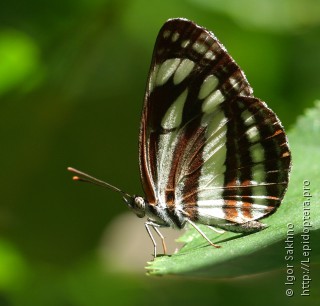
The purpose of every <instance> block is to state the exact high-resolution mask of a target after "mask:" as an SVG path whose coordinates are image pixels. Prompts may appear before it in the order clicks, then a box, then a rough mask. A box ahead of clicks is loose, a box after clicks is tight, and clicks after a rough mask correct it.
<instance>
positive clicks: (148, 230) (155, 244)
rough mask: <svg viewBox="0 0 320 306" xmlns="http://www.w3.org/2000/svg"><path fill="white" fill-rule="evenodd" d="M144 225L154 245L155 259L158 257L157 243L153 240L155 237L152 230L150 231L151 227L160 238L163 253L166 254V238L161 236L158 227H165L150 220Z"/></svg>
mask: <svg viewBox="0 0 320 306" xmlns="http://www.w3.org/2000/svg"><path fill="white" fill-rule="evenodd" d="M144 225H145V228H146V230H147V233H148V235H149V237H150V239H151V241H152V243H153V249H154V257H157V243H156V241H155V240H154V238H153V235H152V233H151V230H150V227H149V226H151V227H152V228H153V229H154V231H155V232H156V233H157V234H158V236H159V237H160V239H161V242H162V248H163V253H164V254H166V253H167V246H166V243H165V240H164V236H163V235H162V234H161V232H160V231H159V229H158V227H163V226H162V225H159V224H157V223H155V222H153V221H152V220H150V219H148V221H147V222H146V223H145V224H144Z"/></svg>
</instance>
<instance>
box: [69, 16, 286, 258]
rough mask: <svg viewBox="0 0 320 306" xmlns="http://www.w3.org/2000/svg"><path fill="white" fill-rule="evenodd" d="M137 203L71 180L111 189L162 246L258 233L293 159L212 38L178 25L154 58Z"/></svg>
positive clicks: (276, 125) (171, 25) (277, 126)
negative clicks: (169, 241) (174, 233)
mask: <svg viewBox="0 0 320 306" xmlns="http://www.w3.org/2000/svg"><path fill="white" fill-rule="evenodd" d="M139 165H140V174H141V181H142V186H143V190H144V194H145V196H144V197H141V196H131V195H129V194H127V193H125V192H123V191H122V190H120V189H118V188H117V187H114V186H112V185H110V184H109V183H105V182H103V181H100V180H98V179H96V178H94V177H91V176H89V175H87V174H85V173H83V172H81V171H78V170H76V169H74V168H68V169H69V170H70V171H71V172H73V173H75V174H76V176H74V179H75V180H79V181H87V182H91V183H94V184H98V185H102V186H105V187H108V188H111V189H113V190H115V191H117V192H119V193H121V194H122V196H123V199H124V201H125V202H126V203H127V205H128V206H129V207H130V208H131V209H132V211H133V212H134V213H135V214H136V215H137V216H138V217H140V218H142V217H147V221H146V222H145V227H146V230H147V232H148V234H149V236H150V238H151V240H152V243H153V248H154V250H153V251H154V256H155V257H156V256H157V245H156V242H155V240H154V237H153V235H152V232H151V229H153V230H154V231H155V233H156V234H157V235H158V236H159V237H160V238H161V241H162V246H163V251H164V253H166V245H165V240H164V237H163V235H162V234H161V232H160V230H159V229H160V228H162V227H171V228H177V229H182V228H184V227H185V225H186V224H190V225H191V226H192V227H194V228H195V229H196V230H197V231H198V232H199V233H200V234H201V235H202V236H203V237H204V239H206V240H207V242H208V243H209V244H210V245H212V246H214V247H219V245H216V244H214V243H212V242H211V240H210V239H209V238H208V236H207V235H206V234H205V233H204V232H203V231H202V230H201V229H200V228H199V226H198V225H199V224H203V225H207V226H208V227H214V228H219V229H222V230H227V231H233V232H240V233H251V232H256V231H260V230H262V229H264V228H266V225H265V224H263V223H261V222H260V219H262V218H264V217H266V216H269V215H270V214H272V213H274V212H275V211H276V210H277V208H278V207H279V205H280V203H281V201H282V199H283V196H284V194H285V191H286V189H287V186H288V180H289V172H290V167H291V154H290V150H289V146H288V141H287V137H286V134H285V131H284V129H283V126H282V124H281V122H280V120H279V119H278V118H277V116H276V115H275V113H274V112H273V111H272V110H271V109H270V108H268V106H267V105H266V104H265V102H263V101H261V100H260V99H258V98H256V97H254V96H253V90H252V88H251V86H250V85H249V83H248V81H247V79H246V77H245V74H244V72H243V71H242V70H241V69H240V67H239V66H238V65H237V64H236V62H235V61H234V60H233V59H232V57H231V56H230V55H229V54H228V52H227V50H226V49H225V47H224V46H223V45H222V44H221V43H220V42H219V41H218V39H217V38H216V37H215V35H214V34H213V33H211V32H210V31H208V30H206V29H205V28H203V27H201V26H198V25H197V24H195V23H194V22H192V21H189V20H187V19H183V18H175V19H169V20H168V21H167V22H165V24H164V25H163V26H162V28H161V30H160V32H159V34H158V37H157V40H156V43H155V47H154V51H153V56H152V62H151V68H150V72H149V76H148V81H147V88H146V93H145V98H144V104H143V110H142V118H141V125H140V135H139Z"/></svg>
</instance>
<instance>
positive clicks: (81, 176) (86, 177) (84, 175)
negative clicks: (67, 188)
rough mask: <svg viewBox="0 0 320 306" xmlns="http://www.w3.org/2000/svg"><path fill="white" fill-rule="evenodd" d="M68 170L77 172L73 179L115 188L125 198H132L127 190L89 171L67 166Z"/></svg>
mask: <svg viewBox="0 0 320 306" xmlns="http://www.w3.org/2000/svg"><path fill="white" fill-rule="evenodd" d="M67 169H68V171H70V172H72V173H74V174H76V175H75V176H73V178H72V179H73V180H74V181H77V182H85V183H91V184H93V185H97V186H101V187H105V188H108V189H111V190H114V191H116V192H119V193H121V194H122V195H123V197H124V199H125V200H126V201H127V200H128V199H129V198H132V196H130V195H129V194H127V193H126V192H124V191H122V190H121V189H119V188H117V187H115V186H113V185H111V184H109V183H107V182H104V181H101V180H99V179H97V178H95V177H93V176H91V175H89V174H87V173H84V172H82V171H79V170H77V169H75V168H72V167H68V168H67Z"/></svg>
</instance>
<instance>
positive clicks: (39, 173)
mask: <svg viewBox="0 0 320 306" xmlns="http://www.w3.org/2000/svg"><path fill="white" fill-rule="evenodd" d="M318 12H319V5H318V1H312V0H309V1H302V0H301V1H298V0H295V1H294V0H292V1H289V0H287V1H281V3H280V2H279V1H254V0H252V1H241V2H240V1H236V0H234V1H231V0H229V1H223V2H222V1H218V0H215V1H204V0H203V1H200V0H198V1H195V0H192V1H191V0H189V1H178V0H176V1H169V0H162V1H155V2H149V1H146V0H137V1H134V0H122V1H115V0H94V1H89V0H80V1H79V0H78V1H75V0H67V1H60V0H57V1H39V0H29V1H19V0H17V1H7V2H4V1H2V2H1V3H0V108H1V111H0V138H1V150H0V161H1V171H0V181H1V204H0V234H1V240H0V305H1V306H2V305H3V306H6V305H19V306H20V305H23V306H26V305H33V306H37V305H77V306H78V305H106V304H108V303H111V304H114V305H135V304H139V305H144V304H145V305H150V303H152V304H153V305H163V304H168V305H179V304H180V303H182V302H184V305H188V304H189V305H191V304H194V303H196V302H198V303H200V304H201V303H202V304H208V303H212V302H214V303H217V304H234V303H236V302H242V303H246V304H247V305H256V299H257V297H258V296H259V295H261V296H264V295H265V292H270V294H268V301H267V300H265V301H261V300H260V301H259V302H261V304H265V305H267V304H266V303H267V302H268V304H269V303H270V302H274V303H277V302H280V303H281V304H283V305H284V304H288V303H289V299H288V298H286V297H285V294H284V290H285V286H284V282H285V272H283V271H278V272H274V273H270V274H268V275H263V276H258V277H250V278H247V279H243V280H225V281H215V282H202V281H188V280H178V279H169V278H165V279H154V278H146V276H144V275H143V274H144V271H143V267H141V270H140V273H137V274H129V273H125V272H123V273H122V274H120V273H112V272H110V268H111V267H112V266H113V259H112V258H110V259H107V260H106V259H104V261H103V263H102V259H101V257H99V256H98V255H96V254H97V250H99V248H100V247H101V243H102V242H101V237H102V233H103V232H104V229H105V228H106V227H107V226H108V224H109V222H110V221H111V220H112V219H113V218H114V217H115V216H117V215H119V214H120V213H121V212H123V211H125V210H126V207H124V206H125V205H123V203H121V200H120V199H119V197H118V195H116V194H113V193H111V192H110V193H106V192H105V191H104V190H98V189H96V188H93V187H92V186H75V184H73V182H72V181H71V180H70V175H69V174H68V173H67V172H66V171H65V169H66V167H67V166H76V167H79V168H81V169H83V170H86V171H91V172H92V173H94V174H95V175H97V176H98V177H102V178H106V179H107V180H108V181H110V182H111V183H113V184H115V185H117V186H119V187H121V188H123V189H124V190H126V191H127V192H129V193H137V194H139V193H141V187H140V182H139V173H138V162H137V160H138V153H137V138H138V128H139V120H140V111H141V106H142V100H143V95H144V88H145V82H146V77H147V73H148V69H149V64H150V57H151V53H152V48H153V44H154V41H155V38H156V35H157V32H158V30H159V29H160V27H161V25H162V24H163V22H164V21H165V20H166V19H168V18H171V17H186V18H189V19H191V20H194V21H196V22H197V23H198V24H200V25H203V26H205V27H207V28H208V29H210V30H212V31H213V32H214V33H215V34H216V35H217V37H219V39H220V41H222V42H223V43H224V44H225V45H226V47H227V48H228V50H229V52H230V53H231V54H232V56H233V57H234V58H235V60H236V61H237V62H238V63H239V65H240V66H241V67H242V68H243V70H244V71H245V72H246V75H247V77H248V79H249V82H250V83H251V85H252V86H253V88H254V89H255V95H256V96H257V97H260V98H262V99H263V100H265V101H267V102H268V105H269V106H270V107H271V108H272V109H274V110H275V111H276V113H277V114H278V116H279V117H280V118H281V120H282V122H283V123H284V125H285V127H286V128H287V129H288V128H289V127H290V126H291V125H293V123H294V122H295V121H296V118H297V116H298V115H299V114H301V113H302V112H303V110H304V109H305V108H307V107H310V106H311V105H312V101H314V100H315V99H317V98H319V91H320V89H319V74H318V71H319V70H320V61H319V51H320V40H319V34H320V27H319V19H318V16H319V14H318ZM307 154H308V152H306V155H307ZM80 187H81V188H80ZM132 217H133V218H134V216H132ZM123 226H125V225H123ZM141 226H143V225H142V223H141ZM130 230H131V229H128V235H130ZM141 239H148V237H147V236H144V237H141ZM119 243H121V241H119ZM142 251H143V250H141V252H142ZM235 251H236V250H235ZM279 256H280V255H279ZM281 256H282V255H281ZM88 258H89V259H88ZM283 267H285V263H284V264H283ZM313 271H315V272H314V273H316V272H317V271H318V272H319V267H313ZM297 273H298V272H297ZM312 286H314V288H316V287H317V286H318V287H319V280H316V279H315V280H314V281H313V283H312ZM185 288H188V290H186V289H185ZM230 290H231V291H232V292H234V295H233V296H231V295H230V293H229V292H230ZM181 292H182V293H183V296H182V297H181V296H180V295H179V294H180V293H181ZM164 293H165V294H164ZM313 296H316V292H315V291H314V292H313ZM318 297H319V296H318ZM303 301H304V305H308V303H310V304H309V305H312V302H313V301H314V297H313V298H312V297H311V298H310V299H308V300H307V299H305V300H303ZM290 304H291V305H299V304H301V298H300V299H299V298H298V297H297V298H296V297H294V298H292V299H290Z"/></svg>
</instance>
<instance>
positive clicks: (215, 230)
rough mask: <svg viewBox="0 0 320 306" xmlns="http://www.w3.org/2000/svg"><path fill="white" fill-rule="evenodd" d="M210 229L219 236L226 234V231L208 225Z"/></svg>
mask: <svg viewBox="0 0 320 306" xmlns="http://www.w3.org/2000/svg"><path fill="white" fill-rule="evenodd" d="M207 227H208V228H210V229H211V230H213V231H214V232H216V233H218V234H223V233H225V232H226V231H225V230H219V229H217V228H215V227H213V226H211V225H207Z"/></svg>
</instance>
